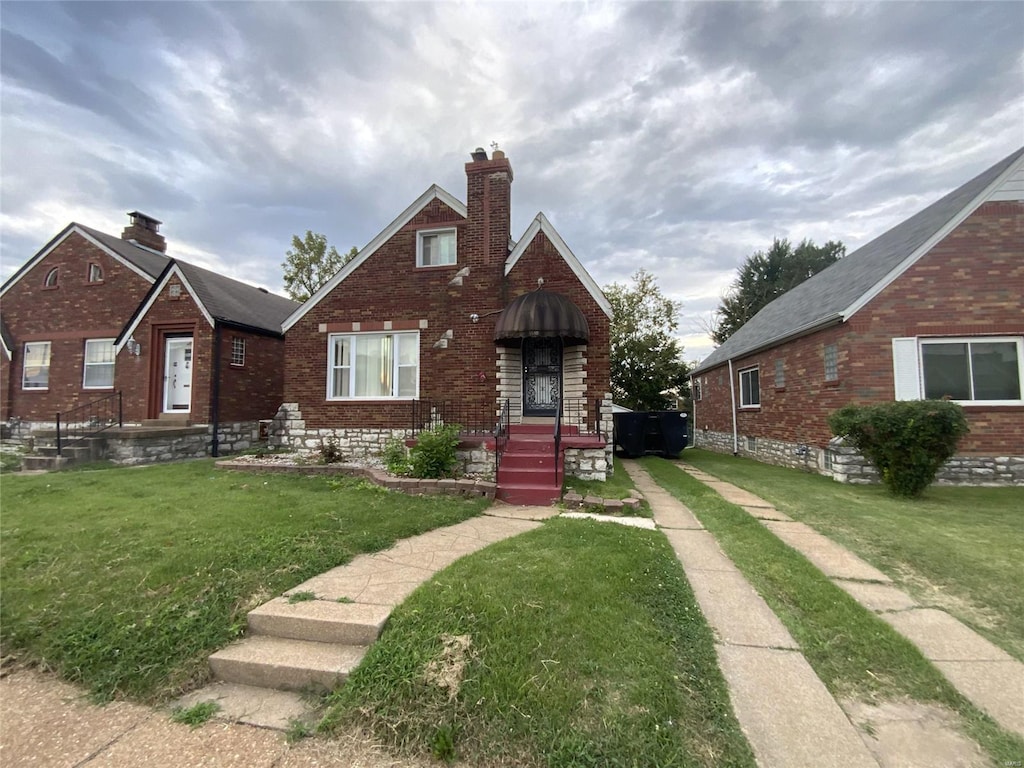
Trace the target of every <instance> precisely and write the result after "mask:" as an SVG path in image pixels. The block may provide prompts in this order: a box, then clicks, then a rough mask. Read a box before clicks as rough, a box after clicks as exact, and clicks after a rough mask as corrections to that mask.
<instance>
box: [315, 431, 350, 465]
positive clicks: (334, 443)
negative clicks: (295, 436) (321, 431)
mask: <svg viewBox="0 0 1024 768" xmlns="http://www.w3.org/2000/svg"><path fill="white" fill-rule="evenodd" d="M319 454H320V463H321V464H337V463H338V462H340V461H344V460H345V456H344V454H342V452H341V446H340V445H338V438H336V437H328V438H327V439H326V440H324V439H323V438H321V439H320V450H319Z"/></svg>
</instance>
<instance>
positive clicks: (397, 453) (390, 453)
mask: <svg viewBox="0 0 1024 768" xmlns="http://www.w3.org/2000/svg"><path fill="white" fill-rule="evenodd" d="M381 458H382V459H383V460H384V467H385V468H386V469H387V471H388V472H390V473H391V474H392V475H399V476H402V475H408V474H409V472H410V471H411V470H412V467H411V466H410V464H409V450H408V449H407V448H406V447H405V443H404V442H403V441H402V440H399V439H398V438H397V437H393V438H391V439H390V440H388V441H387V443H386V444H385V445H384V452H383V453H381Z"/></svg>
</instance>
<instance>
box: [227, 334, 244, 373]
mask: <svg viewBox="0 0 1024 768" xmlns="http://www.w3.org/2000/svg"><path fill="white" fill-rule="evenodd" d="M239 342H241V344H240V346H241V349H242V360H241V362H237V363H236V362H235V345H236V344H238V343H239ZM229 364H230V365H233V366H234V367H235V368H244V367H245V337H244V336H232V337H231V359H230V361H229Z"/></svg>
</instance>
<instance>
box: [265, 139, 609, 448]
mask: <svg viewBox="0 0 1024 768" xmlns="http://www.w3.org/2000/svg"><path fill="white" fill-rule="evenodd" d="M466 174H467V197H468V201H467V205H466V213H467V215H466V216H465V217H463V216H462V215H461V213H460V212H459V211H456V210H454V209H453V208H452V207H450V206H449V205H446V204H445V203H444V202H442V200H441V199H438V198H436V197H435V198H434V199H432V200H430V202H428V203H427V204H426V205H425V206H424V207H423V208H422V210H420V211H419V212H418V213H416V214H415V215H414V216H413V218H412V219H411V220H410V221H409V222H408V223H406V224H405V225H404V226H402V227H401V228H400V229H399V230H398V231H397V232H396V233H395V234H394V235H393V236H391V237H390V239H388V240H387V241H386V242H384V243H383V244H381V245H380V246H379V247H378V248H377V249H376V250H375V251H373V252H372V253H370V255H369V256H368V257H366V260H365V261H363V262H362V263H360V264H359V266H358V267H356V269H355V270H354V271H353V272H351V273H350V274H349V275H348V276H347V277H345V278H344V279H343V280H342V281H341V282H339V283H338V284H337V285H336V286H335V287H334V288H333V290H331V291H330V292H329V293H328V294H327V295H325V296H324V297H323V298H322V299H320V300H319V302H318V303H316V304H315V305H314V306H312V307H311V308H310V309H308V311H307V312H306V314H305V315H303V316H302V317H301V319H299V320H298V321H297V322H295V324H294V325H292V326H291V327H289V328H286V333H285V337H286V342H285V348H286V366H285V396H284V400H285V401H286V402H291V403H297V404H298V407H299V410H300V411H301V413H302V417H303V419H304V420H305V423H306V425H307V427H309V428H311V429H339V428H404V427H407V426H410V415H411V406H410V403H409V401H408V399H406V400H401V399H379V400H347V401H345V400H329V399H328V398H327V364H328V334H329V333H332V332H342V331H351V330H355V329H354V328H353V326H352V324H353V323H358V324H359V326H358V330H359V331H374V330H377V331H379V330H383V329H384V328H385V327H388V328H390V329H391V330H396V331H398V330H404V329H418V330H419V399H421V400H437V401H448V402H456V403H460V404H462V405H463V406H466V407H469V408H475V409H481V410H482V411H484V412H486V411H487V410H488V409H494V408H496V406H497V387H498V376H497V351H496V345H495V342H494V324H495V319H496V316H497V313H498V312H500V311H501V309H503V308H504V307H505V306H506V305H507V304H508V302H509V301H510V300H511V299H512V298H514V297H515V296H517V295H519V294H521V293H523V292H525V291H527V290H532V289H533V288H536V287H537V278H538V277H543V278H544V280H545V288H547V289H549V290H552V291H558V292H560V293H563V294H565V295H566V296H568V297H569V298H571V299H572V300H573V302H575V303H576V305H577V306H578V307H579V308H580V310H581V311H582V312H583V313H584V315H586V317H587V319H588V322H589V323H590V329H591V340H590V344H589V350H588V379H587V381H588V392H587V395H588V397H590V398H597V397H602V396H603V395H604V394H605V393H607V392H608V318H607V316H606V315H605V314H604V312H603V311H602V310H601V308H600V307H599V306H598V304H597V303H596V302H595V300H594V298H593V296H591V295H590V293H589V292H588V291H587V289H586V288H585V287H584V286H583V284H582V283H581V282H580V280H579V279H578V278H577V277H576V276H575V274H573V272H572V271H571V269H570V268H569V267H568V265H567V264H566V262H565V261H564V260H563V259H562V258H561V256H560V255H559V254H558V253H557V251H556V250H555V248H554V247H553V246H552V245H551V243H550V242H548V240H547V238H546V237H544V235H543V233H541V234H539V235H538V236H537V238H536V239H535V241H534V242H533V244H532V245H531V246H530V248H529V249H528V252H527V253H526V254H524V256H523V257H522V258H521V259H520V260H519V262H518V263H517V264H516V267H515V269H514V270H513V271H512V274H510V275H509V276H508V278H506V277H505V264H506V261H507V259H508V257H509V228H510V200H511V183H512V169H511V166H510V165H509V163H508V161H507V160H506V159H504V158H503V157H500V156H499V157H498V158H495V159H490V160H478V161H475V162H471V163H467V164H466ZM439 227H454V228H455V229H456V232H457V234H456V251H457V263H456V264H452V265H448V266H434V267H417V257H416V249H417V232H418V231H422V230H429V229H434V228H439ZM466 268H468V274H465V275H464V276H463V277H462V278H461V280H456V279H455V278H456V276H457V274H458V273H459V272H460V271H462V270H464V269H466ZM473 315H476V316H478V320H477V322H474V321H473V319H472V316H473ZM385 323H386V324H388V325H387V326H385ZM448 331H450V332H451V334H450V338H448V340H447V345H446V346H445V345H444V344H442V345H438V346H435V344H436V343H437V342H438V341H440V340H441V339H442V337H443V336H445V335H446V333H447V332H448Z"/></svg>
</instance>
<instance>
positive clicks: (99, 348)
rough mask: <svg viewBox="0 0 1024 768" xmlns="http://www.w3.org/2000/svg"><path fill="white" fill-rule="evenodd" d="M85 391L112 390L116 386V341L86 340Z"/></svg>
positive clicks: (83, 367)
mask: <svg viewBox="0 0 1024 768" xmlns="http://www.w3.org/2000/svg"><path fill="white" fill-rule="evenodd" d="M82 369H83V370H82V386H83V387H84V388H85V389H110V387H112V386H114V340H113V339H86V342H85V361H84V363H83V365H82Z"/></svg>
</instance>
